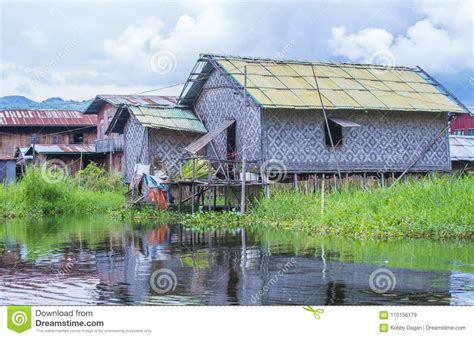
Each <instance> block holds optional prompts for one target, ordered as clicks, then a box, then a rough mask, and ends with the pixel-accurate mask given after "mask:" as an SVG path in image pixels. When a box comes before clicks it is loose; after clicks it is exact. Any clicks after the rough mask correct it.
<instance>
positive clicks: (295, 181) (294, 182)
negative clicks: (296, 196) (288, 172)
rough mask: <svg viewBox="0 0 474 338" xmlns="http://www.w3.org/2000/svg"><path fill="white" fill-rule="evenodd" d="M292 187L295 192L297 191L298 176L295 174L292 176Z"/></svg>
mask: <svg viewBox="0 0 474 338" xmlns="http://www.w3.org/2000/svg"><path fill="white" fill-rule="evenodd" d="M293 185H294V188H295V191H298V175H297V174H293Z"/></svg>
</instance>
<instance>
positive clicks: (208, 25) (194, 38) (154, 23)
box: [99, 5, 237, 85]
mask: <svg viewBox="0 0 474 338" xmlns="http://www.w3.org/2000/svg"><path fill="white" fill-rule="evenodd" d="M231 22H232V18H231V17H229V16H228V15H226V13H225V12H224V11H222V10H221V9H220V7H219V6H215V5H207V6H206V7H202V8H201V11H200V12H198V13H196V14H192V15H190V14H183V15H181V16H180V17H179V18H178V19H177V20H176V23H175V25H174V26H172V27H171V28H170V29H168V30H167V29H166V26H165V24H164V23H163V21H162V20H158V19H151V18H150V19H148V20H145V21H144V22H143V23H141V24H140V25H132V26H128V27H127V28H125V29H124V30H123V31H122V32H121V33H120V34H119V35H118V36H117V37H115V38H108V39H106V40H105V41H104V52H105V55H106V58H104V59H103V60H100V61H99V62H101V63H103V65H104V67H105V68H104V69H105V70H109V71H110V73H112V72H113V73H115V75H118V74H120V76H116V77H115V81H118V82H120V81H127V80H128V79H137V80H139V81H142V83H149V84H150V85H152V84H154V83H156V82H157V76H161V77H165V78H171V77H175V76H173V75H177V74H172V73H174V72H175V71H176V70H178V71H181V72H183V73H182V74H180V76H181V77H182V81H183V82H184V80H185V74H184V72H187V71H189V69H190V67H191V66H192V64H193V63H194V62H195V61H196V59H197V56H198V54H199V53H201V52H203V51H208V50H212V51H216V50H221V51H224V50H225V49H226V48H228V47H229V46H230V44H231V42H232V41H233V38H232V37H233V36H235V34H234V33H235V32H236V31H237V29H235V26H234V27H232V24H231ZM232 28H234V29H232ZM161 54H163V55H168V56H172V57H170V58H168V59H166V60H164V59H162V58H156V55H161ZM156 62H172V63H174V64H173V65H170V66H169V67H168V69H169V72H156V69H157V68H158V67H161V66H163V65H161V64H160V65H157V64H152V63H156ZM176 63H177V64H176ZM178 65H179V67H178ZM183 65H184V66H183ZM117 67H120V69H121V72H117V71H116V69H117ZM154 70H155V71H154Z"/></svg>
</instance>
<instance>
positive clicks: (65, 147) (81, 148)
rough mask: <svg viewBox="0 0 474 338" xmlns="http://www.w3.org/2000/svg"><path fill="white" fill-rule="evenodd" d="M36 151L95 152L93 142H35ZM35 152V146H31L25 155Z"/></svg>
mask: <svg viewBox="0 0 474 338" xmlns="http://www.w3.org/2000/svg"><path fill="white" fill-rule="evenodd" d="M35 152H36V153H38V154H81V153H82V154H91V153H95V145H93V144H35ZM32 154H33V146H30V147H29V148H28V150H27V151H26V152H25V155H32Z"/></svg>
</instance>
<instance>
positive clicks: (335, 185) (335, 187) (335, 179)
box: [334, 175, 337, 191]
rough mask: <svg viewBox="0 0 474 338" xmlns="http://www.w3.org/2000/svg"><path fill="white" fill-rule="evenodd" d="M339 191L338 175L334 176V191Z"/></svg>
mask: <svg viewBox="0 0 474 338" xmlns="http://www.w3.org/2000/svg"><path fill="white" fill-rule="evenodd" d="M336 190H337V175H334V191H336Z"/></svg>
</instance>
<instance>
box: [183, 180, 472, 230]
mask: <svg viewBox="0 0 474 338" xmlns="http://www.w3.org/2000/svg"><path fill="white" fill-rule="evenodd" d="M473 206H474V177H473V176H472V175H471V176H469V175H466V176H463V177H449V176H443V177H434V176H433V177H426V178H424V179H422V180H418V181H411V182H410V183H406V184H397V185H395V186H393V187H392V188H390V189H388V188H375V189H370V190H357V189H351V188H349V189H343V190H339V191H337V192H332V193H326V195H325V204H324V212H322V211H321V195H320V194H314V195H311V194H303V193H298V192H285V191H279V192H275V193H274V194H273V195H272V197H271V198H269V199H265V198H262V199H260V201H259V202H258V203H257V206H256V207H255V208H253V209H252V210H251V211H250V212H248V213H247V214H245V215H238V214H235V213H230V214H221V215H216V214H209V215H207V214H197V215H193V216H188V217H187V218H185V220H184V222H185V223H187V224H188V225H189V226H190V227H194V228H196V227H199V226H200V225H201V226H206V225H210V226H214V227H215V226H218V225H223V226H228V225H232V224H234V225H235V224H237V225H245V226H247V227H255V226H256V227H272V228H277V229H294V230H298V231H302V232H305V233H310V234H324V235H331V236H343V237H350V238H384V239H390V238H392V239H394V238H434V239H441V238H474V219H473V214H474V207H473Z"/></svg>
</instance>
